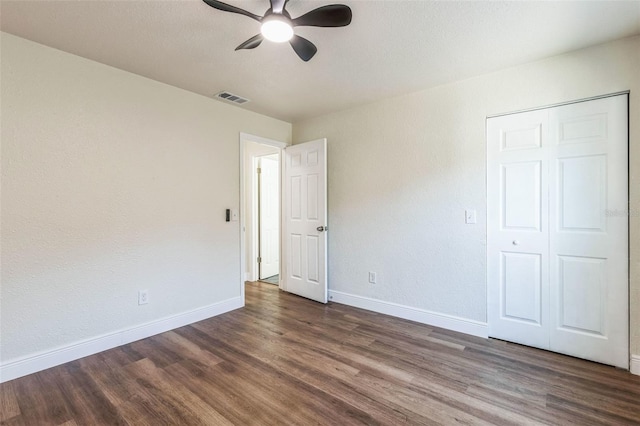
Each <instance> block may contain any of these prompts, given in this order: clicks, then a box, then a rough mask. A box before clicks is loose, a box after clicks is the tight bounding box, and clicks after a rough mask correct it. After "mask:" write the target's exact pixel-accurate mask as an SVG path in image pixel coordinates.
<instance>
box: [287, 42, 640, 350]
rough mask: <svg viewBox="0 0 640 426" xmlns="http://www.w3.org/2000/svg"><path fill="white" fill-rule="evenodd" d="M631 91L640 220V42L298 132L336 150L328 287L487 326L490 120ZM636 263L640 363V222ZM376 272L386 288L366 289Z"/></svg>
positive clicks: (380, 105)
mask: <svg viewBox="0 0 640 426" xmlns="http://www.w3.org/2000/svg"><path fill="white" fill-rule="evenodd" d="M434 60H437V58H434ZM622 90H631V96H630V99H631V105H630V120H631V124H630V126H631V129H630V132H631V133H630V135H631V136H630V138H631V139H630V152H631V185H630V188H631V195H630V197H631V207H632V208H634V209H636V211H638V210H637V209H640V148H639V144H640V37H633V38H628V39H624V40H620V41H616V42H612V43H608V44H604V45H600V46H595V47H591V48H588V49H584V50H580V51H576V52H573V53H570V54H565V55H561V56H557V57H553V58H550V59H547V60H544V61H539V62H535V63H530V64H526V65H523V66H519V67H516V68H511V69H507V70H503V71H500V72H495V73H492V74H487V75H483V76H480V77H477V78H473V79H469V80H464V81H460V82H457V83H453V84H449V85H445V86H440V87H437V88H434V89H431V90H426V91H422V92H418V93H413V94H409V95H406V96H403V97H398V98H393V99H388V100H385V101H382V102H377V103H373V104H370V105H366V106H362V107H359V108H355V109H351V110H347V111H342V112H337V113H333V114H329V115H326V116H322V117H319V118H315V119H311V120H307V121H303V122H299V123H294V140H295V141H297V142H302V141H306V140H312V139H317V138H320V137H327V138H328V141H329V142H328V143H329V146H328V151H329V158H328V164H329V227H330V230H331V231H330V233H329V286H330V288H331V289H332V290H338V291H342V292H346V293H351V294H355V295H360V296H365V297H371V298H375V299H380V300H383V301H388V302H394V303H400V304H404V305H408V306H412V307H417V308H422V309H426V310H431V311H435V312H438V313H444V314H451V315H456V316H460V317H463V318H468V319H473V320H479V321H485V320H486V290H485V289H486V284H485V274H486V247H485V238H486V225H485V224H486V217H485V216H486V215H485V213H486V186H485V185H486V184H485V174H486V165H485V162H486V151H485V150H486V147H485V118H486V117H487V116H488V115H492V114H498V113H504V112H509V111H515V110H519V109H525V108H531V107H538V106H544V105H549V104H554V103H559V102H566V101H571V100H575V99H581V98H586V97H590V96H595V95H602V94H607V93H613V92H618V91H622ZM465 208H474V209H477V212H478V224H477V225H465V223H464V209H465ZM631 264H632V271H631V315H632V327H631V330H632V350H633V352H634V353H636V354H640V217H638V216H636V217H632V218H631ZM368 271H376V272H377V273H378V277H379V278H378V279H379V281H380V283H379V284H376V285H371V284H368V283H367V272H368Z"/></svg>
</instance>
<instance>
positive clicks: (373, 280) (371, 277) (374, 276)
mask: <svg viewBox="0 0 640 426" xmlns="http://www.w3.org/2000/svg"><path fill="white" fill-rule="evenodd" d="M377 279H378V276H377V274H376V273H375V272H369V282H370V283H371V284H375V283H376V281H377Z"/></svg>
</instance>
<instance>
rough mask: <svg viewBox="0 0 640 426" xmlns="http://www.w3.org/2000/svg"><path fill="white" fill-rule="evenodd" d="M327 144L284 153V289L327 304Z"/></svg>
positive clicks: (319, 142) (296, 147)
mask: <svg viewBox="0 0 640 426" xmlns="http://www.w3.org/2000/svg"><path fill="white" fill-rule="evenodd" d="M326 159H327V140H326V139H320V140H317V141H312V142H307V143H303V144H298V145H293V146H289V147H287V148H286V149H285V150H284V177H285V178H284V182H285V184H284V187H285V188H284V203H283V205H284V207H283V210H284V237H283V257H284V259H285V268H284V269H283V288H284V290H285V291H288V292H291V293H295V294H297V295H300V296H302V297H306V298H308V299H312V300H316V301H318V302H321V303H327V233H326V227H327V162H326Z"/></svg>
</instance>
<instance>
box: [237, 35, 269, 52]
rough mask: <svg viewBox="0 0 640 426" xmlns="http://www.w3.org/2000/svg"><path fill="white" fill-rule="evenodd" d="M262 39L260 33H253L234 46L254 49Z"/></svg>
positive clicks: (238, 48)
mask: <svg viewBox="0 0 640 426" xmlns="http://www.w3.org/2000/svg"><path fill="white" fill-rule="evenodd" d="M262 40H264V38H263V37H262V34H258V35H255V36H253V37H251V38H250V39H249V40H247V41H245V42H244V43H242V44H241V45H240V46H238V47H236V50H240V49H255V48H256V47H258V46H260V43H262Z"/></svg>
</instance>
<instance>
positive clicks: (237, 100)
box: [214, 92, 249, 105]
mask: <svg viewBox="0 0 640 426" xmlns="http://www.w3.org/2000/svg"><path fill="white" fill-rule="evenodd" d="M214 97H215V98H216V99H220V100H223V101H227V102H231V103H234V104H238V105H242V104H245V103H247V102H249V99H245V98H243V97H242V96H238V95H234V94H233V93H229V92H220V93H217V94H215V95H214Z"/></svg>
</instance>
